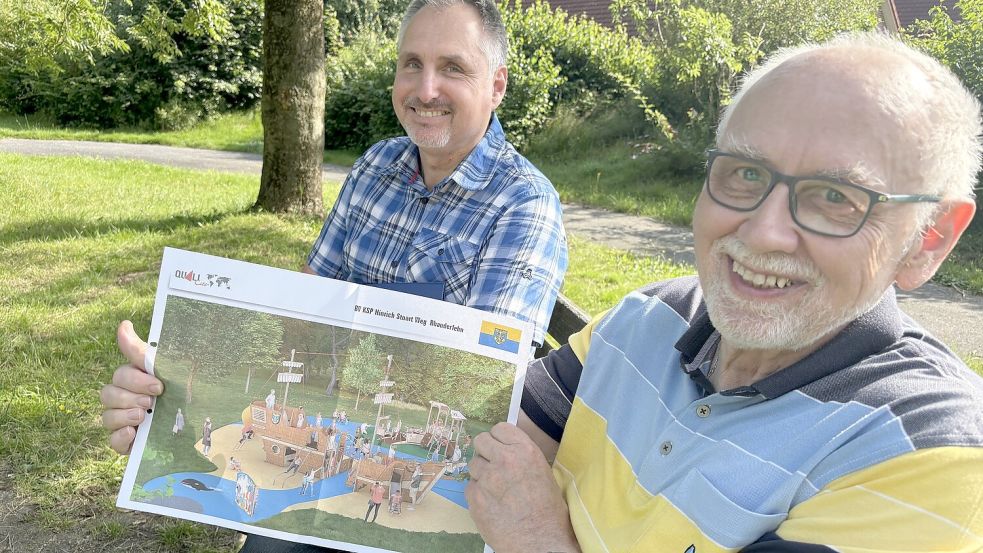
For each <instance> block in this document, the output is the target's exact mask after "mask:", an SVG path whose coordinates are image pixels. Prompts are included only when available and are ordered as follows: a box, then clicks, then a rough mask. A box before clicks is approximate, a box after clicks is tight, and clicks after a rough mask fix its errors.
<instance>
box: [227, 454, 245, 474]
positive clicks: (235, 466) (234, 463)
mask: <svg viewBox="0 0 983 553" xmlns="http://www.w3.org/2000/svg"><path fill="white" fill-rule="evenodd" d="M229 470H231V471H232V472H239V471H241V470H242V463H241V462H240V461H239V459H236V458H235V457H231V456H230V457H229Z"/></svg>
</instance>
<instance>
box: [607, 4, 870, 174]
mask: <svg viewBox="0 0 983 553" xmlns="http://www.w3.org/2000/svg"><path fill="white" fill-rule="evenodd" d="M879 5H880V4H879V2H878V1H877V0H822V1H817V0H749V1H747V2H732V1H730V0H701V1H699V2H697V1H695V0H614V2H612V12H613V15H614V18H615V20H616V21H618V22H620V24H621V25H622V26H623V28H624V27H627V26H630V27H631V28H633V29H634V30H635V32H637V33H638V35H639V37H640V38H641V40H642V41H643V42H644V43H645V44H646V45H647V46H648V47H649V48H651V49H652V52H653V55H654V56H655V57H656V58H657V59H658V60H659V62H658V63H659V65H660V67H661V69H662V71H661V72H660V73H658V74H656V75H655V76H654V78H653V79H650V80H647V81H643V86H642V87H641V89H640V90H638V91H637V94H636V98H637V100H638V102H639V104H640V105H641V106H642V107H643V109H644V110H645V113H646V117H647V118H648V119H649V120H650V121H651V122H652V124H653V125H654V127H655V131H656V132H655V133H654V135H655V136H656V137H660V138H661V139H660V140H658V141H657V143H656V147H655V148H653V150H652V151H653V152H654V153H656V155H659V156H662V157H664V158H665V159H666V160H667V164H666V167H667V168H672V172H675V173H680V174H686V173H691V172H694V171H696V170H698V169H699V168H700V167H701V165H702V162H703V151H704V150H705V149H706V148H707V146H708V145H710V144H711V143H712V140H713V136H714V130H715V128H716V125H717V119H718V116H719V113H720V110H721V108H722V107H723V106H725V105H727V104H728V103H729V102H730V98H731V94H732V91H733V90H734V88H735V86H736V80H737V77H738V76H739V75H740V74H741V73H743V72H744V71H746V70H747V69H749V68H751V67H752V66H753V65H754V64H756V63H757V62H758V60H760V59H761V58H762V57H763V56H764V55H765V54H766V53H768V52H770V51H772V50H773V49H775V48H778V47H782V46H790V45H794V44H799V43H802V42H804V41H810V40H822V39H825V38H828V37H829V36H831V35H832V34H835V33H836V32H838V31H845V30H862V29H870V28H872V27H874V26H875V25H876V23H877V13H878V12H877V10H878V7H879Z"/></svg>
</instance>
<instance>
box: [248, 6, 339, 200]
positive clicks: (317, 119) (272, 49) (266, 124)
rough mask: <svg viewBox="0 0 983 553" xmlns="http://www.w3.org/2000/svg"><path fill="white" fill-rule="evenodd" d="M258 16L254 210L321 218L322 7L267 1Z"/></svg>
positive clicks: (323, 83) (322, 116)
mask: <svg viewBox="0 0 983 553" xmlns="http://www.w3.org/2000/svg"><path fill="white" fill-rule="evenodd" d="M263 13H264V19H263V96H262V120H263V172H262V177H261V181H260V188H259V196H258V197H257V199H256V207H257V208H261V209H264V210H267V211H272V212H280V213H299V214H303V215H316V216H321V215H322V214H323V212H324V208H323V205H322V196H321V163H322V160H323V158H324V92H325V80H324V79H325V77H324V23H323V20H324V5H323V3H322V0H266V2H265V4H264V10H263Z"/></svg>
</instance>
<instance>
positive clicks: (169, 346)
mask: <svg viewBox="0 0 983 553" xmlns="http://www.w3.org/2000/svg"><path fill="white" fill-rule="evenodd" d="M282 343H283V324H282V322H281V321H280V319H279V318H278V317H275V316H273V315H269V314H267V313H259V312H256V311H249V310H245V309H240V308H237V307H230V306H225V305H217V304H212V303H207V302H203V301H197V300H191V299H187V298H182V297H176V296H172V297H171V298H169V299H168V300H167V308H166V309H165V311H164V324H163V327H162V330H161V335H160V342H159V346H158V355H159V356H160V357H161V358H171V359H175V360H176V359H181V360H184V361H185V362H187V363H188V376H187V380H186V389H185V401H186V402H190V401H191V398H192V397H193V393H192V391H193V385H194V382H195V380H196V379H197V378H207V379H219V378H223V377H226V376H228V375H229V374H231V373H233V372H234V371H237V370H241V368H242V367H247V368H248V369H249V370H250V371H252V370H254V369H255V368H256V367H264V366H265V367H273V366H276V365H277V364H278V362H279V361H280V348H281V345H282Z"/></svg>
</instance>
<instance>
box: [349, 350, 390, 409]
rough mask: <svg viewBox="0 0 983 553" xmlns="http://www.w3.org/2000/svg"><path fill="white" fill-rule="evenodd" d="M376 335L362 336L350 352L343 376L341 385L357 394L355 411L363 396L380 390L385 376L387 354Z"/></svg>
mask: <svg viewBox="0 0 983 553" xmlns="http://www.w3.org/2000/svg"><path fill="white" fill-rule="evenodd" d="M378 341H379V339H378V337H377V336H376V335H375V334H367V335H365V336H362V337H361V338H360V339H359V341H358V344H357V345H355V346H354V347H353V348H351V349H350V350H349V351H348V360H347V362H346V363H345V368H344V370H343V372H342V375H341V385H342V386H344V387H345V388H348V389H349V390H353V391H355V393H356V400H355V409H356V410H357V409H358V403H359V400H360V399H361V396H362V394H367V393H372V392H375V391H378V390H379V382H380V381H381V380H382V377H383V376H384V372H383V370H384V367H385V366H386V354H385V353H383V352H382V350H381V349H380V348H379V343H378Z"/></svg>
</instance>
